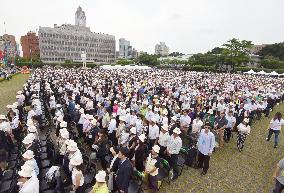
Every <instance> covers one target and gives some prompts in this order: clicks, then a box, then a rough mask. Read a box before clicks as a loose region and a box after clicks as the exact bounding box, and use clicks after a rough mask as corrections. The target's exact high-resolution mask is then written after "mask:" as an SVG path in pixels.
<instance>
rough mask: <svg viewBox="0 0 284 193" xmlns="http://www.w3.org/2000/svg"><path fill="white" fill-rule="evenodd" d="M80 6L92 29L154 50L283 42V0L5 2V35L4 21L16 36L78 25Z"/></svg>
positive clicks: (2, 18)
mask: <svg viewBox="0 0 284 193" xmlns="http://www.w3.org/2000/svg"><path fill="white" fill-rule="evenodd" d="M79 5H80V6H81V7H82V8H83V10H84V11H85V12H86V16H87V26H89V27H91V30H92V31H95V32H103V33H108V34H112V35H115V37H116V39H117V40H118V39H119V38H121V37H124V38H126V39H128V40H130V41H131V45H132V46H134V47H135V48H136V49H138V50H139V51H141V50H143V51H147V52H149V53H153V52H154V46H155V44H156V43H158V42H160V41H164V42H166V44H167V45H168V46H169V47H170V52H173V51H179V52H183V53H198V52H206V51H208V50H210V49H212V48H214V47H215V46H220V45H222V44H223V43H224V42H226V41H227V40H228V39H230V38H233V37H236V38H239V39H246V40H251V41H253V43H255V44H262V43H275V42H281V41H284V19H283V18H284V12H283V7H284V1H283V0H2V1H1V10H0V22H1V23H0V34H3V33H4V32H5V27H4V21H5V23H6V31H7V33H9V34H13V35H15V36H16V38H17V40H19V39H20V36H21V35H24V34H26V32H27V31H36V29H38V26H45V27H47V26H49V27H52V26H53V24H64V23H71V24H74V22H75V21H74V18H75V16H74V15H75V11H76V9H77V7H78V6H79Z"/></svg>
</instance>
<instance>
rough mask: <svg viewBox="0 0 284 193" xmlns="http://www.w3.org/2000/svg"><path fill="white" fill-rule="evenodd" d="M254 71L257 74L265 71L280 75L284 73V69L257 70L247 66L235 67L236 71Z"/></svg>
mask: <svg viewBox="0 0 284 193" xmlns="http://www.w3.org/2000/svg"><path fill="white" fill-rule="evenodd" d="M251 69H252V70H253V71H255V72H259V71H261V70H263V71H264V72H268V73H269V72H272V71H275V72H277V73H279V74H282V73H284V69H267V68H255V67H247V66H237V67H235V71H240V72H247V71H249V70H251Z"/></svg>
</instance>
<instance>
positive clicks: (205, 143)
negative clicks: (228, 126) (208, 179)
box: [197, 122, 215, 175]
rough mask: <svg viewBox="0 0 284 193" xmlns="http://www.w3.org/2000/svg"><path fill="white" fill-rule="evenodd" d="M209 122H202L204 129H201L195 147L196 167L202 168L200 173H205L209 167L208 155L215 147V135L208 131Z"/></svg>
mask: <svg viewBox="0 0 284 193" xmlns="http://www.w3.org/2000/svg"><path fill="white" fill-rule="evenodd" d="M210 128H211V126H210V123H209V122H206V123H205V124H204V129H202V130H201V132H200V135H199V138H198V142H197V147H198V168H203V171H202V173H201V174H202V175H205V174H206V173H207V171H208V169H209V161H210V156H211V154H212V152H213V149H214V147H215V136H214V134H213V133H212V132H211V131H210Z"/></svg>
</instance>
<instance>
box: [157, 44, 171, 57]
mask: <svg viewBox="0 0 284 193" xmlns="http://www.w3.org/2000/svg"><path fill="white" fill-rule="evenodd" d="M155 54H156V55H161V56H168V55H169V47H168V46H167V45H166V44H165V42H160V43H159V44H156V46H155Z"/></svg>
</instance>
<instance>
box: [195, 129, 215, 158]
mask: <svg viewBox="0 0 284 193" xmlns="http://www.w3.org/2000/svg"><path fill="white" fill-rule="evenodd" d="M197 147H198V151H200V153H202V154H203V155H208V154H209V153H212V151H213V149H214V147H215V136H214V134H213V133H212V132H210V131H209V132H208V133H205V129H202V130H201V132H200V135H199V138H198V143H197Z"/></svg>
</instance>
